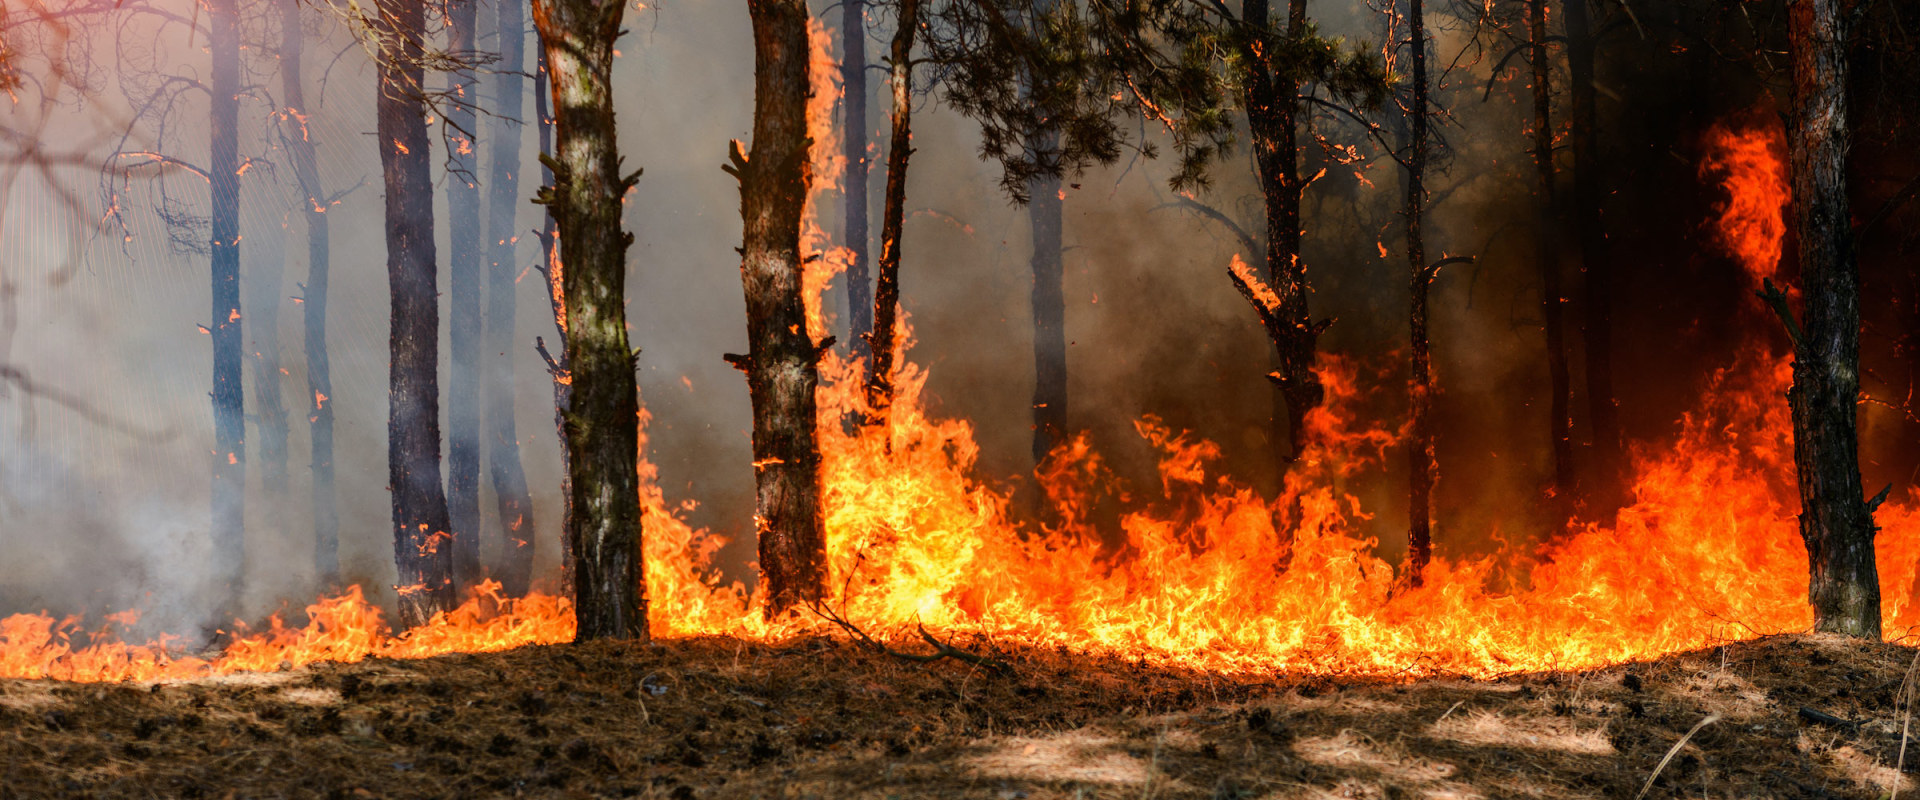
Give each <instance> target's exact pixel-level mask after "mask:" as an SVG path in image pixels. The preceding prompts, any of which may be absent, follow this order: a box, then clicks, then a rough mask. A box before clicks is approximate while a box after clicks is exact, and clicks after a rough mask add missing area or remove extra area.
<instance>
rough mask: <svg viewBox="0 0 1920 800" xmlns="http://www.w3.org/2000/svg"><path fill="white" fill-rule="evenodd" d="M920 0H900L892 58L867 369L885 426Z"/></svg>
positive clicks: (870, 402) (872, 399)
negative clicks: (888, 130)
mask: <svg viewBox="0 0 1920 800" xmlns="http://www.w3.org/2000/svg"><path fill="white" fill-rule="evenodd" d="M919 28H920V0H900V7H899V24H898V25H897V26H896V28H895V30H894V34H893V42H892V49H891V52H890V53H889V56H888V61H887V65H888V71H889V72H890V73H891V76H892V77H891V88H892V90H893V110H892V112H891V113H892V119H893V138H892V140H891V142H890V143H889V144H888V146H887V195H886V198H887V199H886V208H885V210H884V212H883V215H882V217H881V224H880V271H879V280H878V283H877V284H876V285H875V287H874V293H873V317H872V328H873V332H872V341H871V344H872V360H871V361H870V362H869V369H868V370H867V385H866V390H867V407H868V408H869V409H870V410H871V413H872V416H871V417H870V418H869V421H870V422H871V423H872V424H874V425H877V426H879V427H880V428H882V429H884V428H886V427H887V426H888V425H889V424H890V421H891V420H890V416H891V411H892V407H893V369H894V367H893V355H894V353H893V351H894V348H895V341H894V324H895V320H896V319H897V318H898V315H899V309H900V248H901V244H902V242H901V237H902V235H903V234H904V231H905V227H906V225H905V223H906V205H907V160H908V158H910V157H911V156H912V155H913V125H912V120H913V37H914V33H915V32H917V31H918V30H919Z"/></svg>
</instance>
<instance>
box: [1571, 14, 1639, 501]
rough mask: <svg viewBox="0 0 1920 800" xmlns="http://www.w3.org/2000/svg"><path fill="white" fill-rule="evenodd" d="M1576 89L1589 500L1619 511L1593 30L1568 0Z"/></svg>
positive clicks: (1621, 492) (1621, 479)
mask: <svg viewBox="0 0 1920 800" xmlns="http://www.w3.org/2000/svg"><path fill="white" fill-rule="evenodd" d="M1566 9H1567V67H1568V72H1569V76H1568V78H1569V80H1570V81H1571V82H1572V84H1571V85H1570V86H1569V87H1568V89H1569V94H1570V95H1571V96H1572V98H1573V118H1572V122H1573V126H1572V127H1573V137H1572V138H1573V224H1574V229H1575V234H1574V235H1575V236H1576V237H1577V238H1578V240H1579V245H1580V264H1581V268H1582V269H1583V270H1584V272H1585V273H1586V287H1585V288H1586V301H1587V305H1586V326H1585V329H1584V330H1585V334H1586V335H1585V345H1586V353H1587V374H1586V379H1587V421H1588V423H1589V424H1590V425H1592V427H1593V453H1592V458H1591V460H1592V464H1590V465H1589V467H1588V471H1589V472H1590V473H1591V474H1592V475H1593V477H1594V480H1593V485H1592V486H1590V487H1588V491H1587V492H1586V493H1585V494H1586V499H1587V502H1588V503H1589V505H1590V507H1592V508H1593V509H1594V510H1596V511H1602V512H1604V511H1611V510H1612V509H1614V508H1617V507H1619V506H1620V505H1621V503H1622V502H1624V500H1625V492H1626V490H1627V488H1628V487H1627V486H1626V485H1625V484H1626V480H1627V478H1626V466H1627V465H1626V455H1625V447H1626V446H1625V442H1624V440H1623V439H1622V438H1621V434H1620V410H1619V407H1618V401H1617V400H1616V398H1615V397H1614V394H1613V265H1612V264H1611V263H1610V262H1609V261H1608V253H1607V231H1606V225H1605V223H1604V222H1603V219H1604V215H1603V214H1602V213H1601V207H1602V205H1603V204H1604V203H1605V197H1604V195H1603V194H1602V192H1601V186H1600V153H1599V139H1598V137H1599V125H1600V123H1599V113H1598V110H1597V109H1596V108H1595V103H1594V94H1595V92H1594V88H1593V48H1594V43H1593V25H1592V22H1591V19H1590V18H1589V16H1588V10H1587V0H1566Z"/></svg>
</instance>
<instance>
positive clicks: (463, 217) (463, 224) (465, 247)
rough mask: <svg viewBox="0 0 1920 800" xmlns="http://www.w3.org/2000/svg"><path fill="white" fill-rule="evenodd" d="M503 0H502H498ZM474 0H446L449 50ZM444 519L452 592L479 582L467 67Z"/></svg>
mask: <svg viewBox="0 0 1920 800" xmlns="http://www.w3.org/2000/svg"><path fill="white" fill-rule="evenodd" d="M504 1H506V0H503V2H504ZM476 2H478V0H448V2H447V6H446V14H447V38H448V43H447V45H448V47H449V48H450V49H451V50H452V51H453V55H455V56H456V57H467V55H468V54H470V53H472V52H474V39H475V38H476V34H475V28H476V27H477V26H478V24H479V9H478V8H476V7H475V5H474V4H475V3H476ZM447 93H448V94H449V95H451V96H450V97H449V98H448V101H449V102H448V103H447V108H446V113H445V119H446V126H447V127H446V132H445V136H444V137H443V140H444V141H445V142H446V143H447V150H448V152H447V283H448V284H450V285H449V286H448V290H449V292H450V293H451V295H452V297H451V299H450V305H449V307H448V309H447V328H448V338H447V349H448V350H450V351H451V352H450V353H449V354H448V355H449V359H450V361H451V365H450V368H449V369H448V370H447V390H448V391H447V520H448V523H449V524H451V525H452V526H453V527H452V529H451V530H449V531H448V533H450V534H452V536H453V541H452V547H453V579H454V588H455V589H456V590H464V589H465V588H466V587H468V586H472V585H474V584H476V583H478V582H479V581H480V578H481V569H480V399H481V398H480V337H481V317H480V294H481V281H482V278H481V275H480V254H481V247H480V242H481V240H480V237H481V235H482V233H481V230H480V185H479V180H480V179H479V173H478V171H479V168H480V167H479V158H478V157H477V156H476V153H477V152H478V151H477V149H476V147H475V145H474V136H475V135H476V131H477V128H478V119H477V115H476V114H475V113H474V104H475V103H477V102H478V101H479V89H478V81H476V80H475V79H474V74H473V71H472V70H466V69H458V70H454V71H452V72H449V73H447Z"/></svg>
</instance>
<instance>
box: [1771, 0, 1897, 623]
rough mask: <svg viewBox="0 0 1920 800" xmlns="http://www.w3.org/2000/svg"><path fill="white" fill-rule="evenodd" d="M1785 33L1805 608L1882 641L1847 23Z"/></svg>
mask: <svg viewBox="0 0 1920 800" xmlns="http://www.w3.org/2000/svg"><path fill="white" fill-rule="evenodd" d="M1788 28H1789V35H1790V50H1791V59H1792V62H1793V109H1792V112H1791V114H1790V119H1791V125H1792V127H1791V131H1790V134H1791V135H1790V136H1789V141H1790V155H1791V158H1790V161H1791V167H1790V172H1791V180H1792V183H1793V224H1794V232H1795V234H1796V235H1797V238H1798V240H1799V256H1800V272H1801V277H1802V280H1804V281H1805V283H1806V295H1805V316H1806V320H1805V327H1804V330H1803V331H1802V332H1801V333H1800V335H1798V336H1796V337H1794V339H1795V341H1794V350H1793V353H1794V358H1793V388H1792V389H1791V390H1789V391H1788V393H1787V400H1788V403H1789V405H1790V406H1791V407H1792V409H1793V445H1794V446H1793V460H1794V466H1795V467H1796V472H1797V473H1798V477H1799V487H1800V505H1801V510H1800V536H1801V539H1802V540H1803V541H1804V543H1805V544H1806V548H1807V562H1808V569H1809V577H1808V583H1807V599H1808V602H1809V603H1810V604H1811V605H1812V606H1813V627H1814V629H1815V630H1820V631H1830V632H1834V633H1844V634H1848V635H1851V636H1860V637H1868V638H1873V639H1878V638H1880V579H1879V573H1878V569H1877V567H1876V565H1875V563H1874V552H1873V539H1874V534H1875V533H1876V530H1877V529H1876V528H1875V527H1874V523H1873V511H1874V508H1875V507H1877V506H1878V505H1879V503H1880V501H1881V500H1882V499H1884V498H1885V493H1882V495H1881V497H1879V498H1876V499H1875V500H1873V501H1866V500H1864V499H1863V492H1862V489H1861V479H1860V462H1859V454H1858V447H1859V440H1858V434H1857V430H1856V424H1857V419H1856V414H1857V408H1858V401H1859V396H1860V286H1859V270H1858V267H1857V265H1856V262H1855V255H1854V249H1853V235H1852V230H1851V228H1850V225H1851V220H1850V218H1849V217H1848V210H1847V147H1848V144H1849V142H1848V131H1847V99H1848V98H1847V53H1846V45H1847V38H1848V33H1849V32H1848V20H1847V12H1846V10H1845V9H1844V8H1842V4H1841V3H1840V0H1797V2H1793V3H1790V4H1789V5H1788ZM1769 288H1770V289H1771V287H1769ZM1776 306H1777V307H1779V308H1782V309H1784V308H1785V299H1784V298H1780V297H1778V296H1776ZM1788 319H1789V320H1790V319H1791V317H1790V316H1789V317H1788ZM1789 330H1792V327H1791V326H1790V327H1789Z"/></svg>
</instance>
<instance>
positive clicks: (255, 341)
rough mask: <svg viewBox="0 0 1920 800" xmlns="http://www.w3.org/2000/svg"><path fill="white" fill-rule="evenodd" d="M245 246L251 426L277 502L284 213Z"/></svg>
mask: <svg viewBox="0 0 1920 800" xmlns="http://www.w3.org/2000/svg"><path fill="white" fill-rule="evenodd" d="M260 239H261V241H260V242H259V244H258V245H257V246H256V245H253V244H252V243H251V242H250V243H249V246H248V247H247V253H248V258H247V259H246V260H247V263H248V264H250V265H251V266H250V267H248V269H247V274H246V277H245V279H244V280H243V281H242V283H243V284H245V285H244V287H243V288H244V289H245V290H246V291H245V295H246V303H245V305H246V307H247V320H246V322H247V338H249V339H251V340H252V344H251V347H250V351H251V353H252V355H253V359H252V360H253V413H252V414H251V415H250V416H252V417H253V419H254V423H253V429H254V432H255V434H256V435H257V436H258V437H259V447H258V449H257V450H256V452H257V454H258V456H259V462H260V485H261V488H263V489H265V490H266V493H267V494H268V495H269V496H270V498H269V501H268V505H269V506H271V507H272V508H273V509H274V510H275V511H277V510H279V508H280V501H281V499H282V495H283V494H284V493H285V492H286V489H287V438H288V435H287V403H286V400H285V398H283V397H282V396H281V391H280V378H281V369H280V296H281V294H280V292H281V288H282V286H283V284H284V282H285V279H286V266H287V232H286V227H285V224H284V218H282V220H281V221H276V222H272V223H269V224H268V225H267V226H266V230H263V231H261V232H260Z"/></svg>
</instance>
